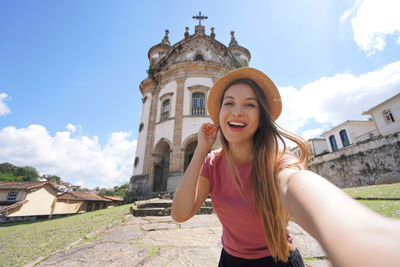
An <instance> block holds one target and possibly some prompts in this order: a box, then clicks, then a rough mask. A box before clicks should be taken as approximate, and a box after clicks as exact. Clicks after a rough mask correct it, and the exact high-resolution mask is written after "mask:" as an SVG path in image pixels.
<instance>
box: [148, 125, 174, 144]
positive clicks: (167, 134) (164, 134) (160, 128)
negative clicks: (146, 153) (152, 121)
mask: <svg viewBox="0 0 400 267" xmlns="http://www.w3.org/2000/svg"><path fill="white" fill-rule="evenodd" d="M174 122H175V121H174V120H166V121H164V122H162V123H159V124H157V125H156V130H155V134H154V144H153V148H154V147H155V146H156V145H157V143H158V141H160V139H161V138H165V139H167V140H169V141H170V143H173V140H174V139H173V138H174Z"/></svg>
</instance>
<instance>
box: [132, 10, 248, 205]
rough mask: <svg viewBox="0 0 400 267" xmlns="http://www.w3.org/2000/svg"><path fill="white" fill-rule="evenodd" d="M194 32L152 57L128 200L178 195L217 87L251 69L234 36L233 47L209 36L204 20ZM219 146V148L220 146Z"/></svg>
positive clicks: (142, 88)
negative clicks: (236, 72) (221, 80)
mask: <svg viewBox="0 0 400 267" xmlns="http://www.w3.org/2000/svg"><path fill="white" fill-rule="evenodd" d="M193 18H194V19H198V20H199V25H197V26H195V31H194V33H192V34H191V33H190V32H189V27H186V31H185V32H184V34H183V37H184V38H183V39H182V40H181V41H179V42H177V43H175V44H173V45H171V43H170V41H169V38H168V34H169V31H168V30H166V31H165V36H164V38H163V39H162V41H161V43H159V44H157V45H155V46H153V47H151V48H150V50H149V52H148V58H149V63H150V64H149V69H148V70H147V73H148V77H147V78H145V79H144V80H143V81H142V82H141V83H140V85H139V89H140V92H141V93H142V95H143V98H142V103H143V104H142V112H141V117H140V125H139V134H138V143H137V147H136V155H135V160H134V166H133V175H132V177H131V178H130V184H129V190H128V193H127V195H126V197H125V200H126V201H132V200H136V199H139V198H140V197H141V196H143V195H148V194H152V193H156V192H174V191H175V189H176V187H177V185H178V183H179V181H180V179H181V177H182V175H183V173H184V171H185V170H186V168H187V166H188V164H189V162H190V160H191V158H192V156H193V152H194V150H195V148H196V145H197V132H198V130H199V129H200V126H201V124H202V123H204V122H211V120H210V118H209V116H208V112H207V109H206V102H207V96H208V93H209V90H210V88H211V87H212V85H213V83H214V82H215V81H216V80H217V79H218V78H219V77H221V76H222V75H224V74H225V73H227V72H229V71H230V70H232V69H235V68H239V67H244V66H248V64H249V61H250V52H249V50H247V49H246V48H244V47H242V46H240V45H239V44H238V42H237V41H236V39H235V36H234V32H233V31H232V32H231V41H230V43H229V46H225V45H224V44H222V43H220V42H219V41H217V40H216V39H215V33H214V28H211V29H210V34H206V31H205V26H204V25H201V20H202V19H206V18H207V17H204V16H202V15H201V12H200V13H199V15H198V16H194V17H193ZM215 146H218V144H216V145H215Z"/></svg>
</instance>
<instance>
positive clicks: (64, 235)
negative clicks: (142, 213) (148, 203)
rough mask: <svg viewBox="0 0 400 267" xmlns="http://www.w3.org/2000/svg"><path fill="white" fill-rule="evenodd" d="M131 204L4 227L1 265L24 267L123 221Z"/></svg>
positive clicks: (0, 240)
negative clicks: (111, 224) (97, 230)
mask: <svg viewBox="0 0 400 267" xmlns="http://www.w3.org/2000/svg"><path fill="white" fill-rule="evenodd" d="M130 206H131V204H127V205H122V206H119V207H115V208H109V209H103V210H98V211H93V212H88V213H83V214H78V215H73V216H68V217H63V218H57V219H50V220H38V221H26V222H14V223H3V224H0V255H1V256H0V266H22V265H24V264H25V263H28V262H30V261H32V260H35V259H37V258H38V257H39V256H43V257H46V256H48V255H49V254H51V253H52V252H54V251H57V250H60V249H62V248H64V247H66V246H68V245H69V244H71V243H73V242H75V241H77V240H79V239H81V238H83V237H84V236H86V235H87V234H89V233H91V232H93V231H94V230H96V229H98V228H100V227H102V226H107V225H109V224H110V223H112V222H114V221H117V220H121V219H122V218H123V217H124V216H125V215H127V214H129V207H130Z"/></svg>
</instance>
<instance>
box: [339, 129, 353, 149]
mask: <svg viewBox="0 0 400 267" xmlns="http://www.w3.org/2000/svg"><path fill="white" fill-rule="evenodd" d="M339 134H340V139H341V140H342V144H343V147H346V146H349V145H350V142H349V138H348V137H347V133H346V130H344V129H343V130H341V131H340V132H339Z"/></svg>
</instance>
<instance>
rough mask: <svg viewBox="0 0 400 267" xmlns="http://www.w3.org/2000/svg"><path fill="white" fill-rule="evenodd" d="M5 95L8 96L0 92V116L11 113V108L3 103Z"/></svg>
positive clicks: (5, 98)
mask: <svg viewBox="0 0 400 267" xmlns="http://www.w3.org/2000/svg"><path fill="white" fill-rule="evenodd" d="M7 97H8V95H7V94H5V93H1V94H0V116H1V115H6V114H8V113H11V110H10V109H9V108H8V106H7V105H6V103H5V101H6V100H7Z"/></svg>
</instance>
